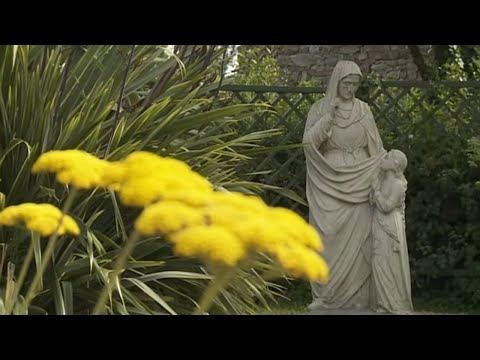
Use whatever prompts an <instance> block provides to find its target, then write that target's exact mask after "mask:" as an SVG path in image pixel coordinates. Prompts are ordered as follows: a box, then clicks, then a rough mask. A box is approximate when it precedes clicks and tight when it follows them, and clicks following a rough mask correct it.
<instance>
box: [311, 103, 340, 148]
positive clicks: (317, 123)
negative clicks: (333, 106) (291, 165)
mask: <svg viewBox="0 0 480 360" xmlns="http://www.w3.org/2000/svg"><path fill="white" fill-rule="evenodd" d="M334 121H335V117H334V113H333V111H331V112H327V113H326V114H325V115H323V116H322V115H320V111H319V108H318V107H312V109H311V110H310V111H309V113H308V117H307V129H306V132H305V138H307V135H308V138H309V139H310V142H313V145H314V146H315V147H317V148H318V147H319V146H320V145H322V144H323V143H324V142H325V141H326V140H328V139H329V138H330V136H331V135H332V125H333V123H334Z"/></svg>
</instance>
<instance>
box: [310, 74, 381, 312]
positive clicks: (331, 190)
mask: <svg viewBox="0 0 480 360" xmlns="http://www.w3.org/2000/svg"><path fill="white" fill-rule="evenodd" d="M354 70H355V69H353V70H352V69H348V68H344V69H337V71H336V72H335V70H334V73H333V74H332V79H331V80H330V84H329V88H328V89H327V96H326V97H325V98H324V99H323V100H320V101H319V102H317V103H315V104H314V105H313V106H312V108H311V110H310V112H309V115H308V119H307V123H306V126H305V133H304V143H305V147H304V149H305V157H306V167H307V182H306V193H307V200H308V204H309V210H310V212H309V221H310V224H311V225H312V226H314V227H315V228H316V229H317V230H318V231H319V233H320V235H321V237H322V240H323V243H324V248H325V249H324V252H323V253H322V255H323V257H324V258H325V260H326V261H327V263H328V265H329V268H330V278H329V280H328V282H327V283H326V284H319V283H312V295H313V298H314V304H316V308H323V309H340V308H352V307H356V308H367V307H370V305H371V304H370V301H371V299H370V294H371V291H372V290H371V288H370V278H371V256H372V239H371V227H372V214H373V211H372V208H371V206H370V204H369V202H368V196H369V192H370V187H371V180H372V178H373V176H374V174H375V173H376V170H377V167H378V165H379V161H380V159H381V158H382V157H383V155H384V153H385V150H384V149H383V143H382V140H381V138H380V135H379V133H378V130H377V127H376V124H375V121H374V119H373V115H372V113H371V110H370V108H369V106H368V104H366V103H364V102H363V101H360V100H358V99H354V105H353V110H352V113H351V116H350V118H349V119H347V121H341V120H343V119H339V121H338V122H337V124H336V125H333V126H332V127H331V129H328V127H327V126H326V119H327V118H328V116H327V117H326V116H325V115H326V114H327V112H329V111H330V104H331V103H332V99H333V95H332V94H336V93H337V86H338V82H339V80H341V79H342V78H343V77H345V76H347V75H349V74H352V73H354ZM312 305H313V304H312Z"/></svg>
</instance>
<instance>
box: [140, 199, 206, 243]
mask: <svg viewBox="0 0 480 360" xmlns="http://www.w3.org/2000/svg"><path fill="white" fill-rule="evenodd" d="M203 223H204V218H203V216H202V215H201V213H200V212H198V211H196V210H195V209H193V208H191V207H189V206H187V205H184V204H182V203H180V202H178V201H162V202H159V203H156V204H153V205H150V206H148V207H146V208H145V209H144V210H143V211H142V213H141V214H140V216H139V217H138V218H137V220H136V222H135V230H137V231H138V232H139V233H140V234H142V235H145V236H152V235H156V234H162V235H166V234H170V233H172V232H176V231H179V230H182V229H184V228H187V227H191V226H195V225H201V224H203Z"/></svg>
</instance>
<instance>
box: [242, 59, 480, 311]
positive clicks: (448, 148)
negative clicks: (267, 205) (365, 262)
mask: <svg viewBox="0 0 480 360" xmlns="http://www.w3.org/2000/svg"><path fill="white" fill-rule="evenodd" d="M457 70H458V69H457ZM457 70H456V71H457ZM453 73H454V71H453V68H452V72H451V74H453ZM457 73H458V71H457ZM479 90H480V88H479V87H478V85H475V84H466V85H464V86H461V85H449V84H441V83H431V84H427V83H423V84H419V85H418V86H416V85H412V84H410V85H404V86H397V85H385V84H383V83H382V82H381V81H380V78H379V77H378V75H376V74H374V73H372V74H368V75H367V76H366V77H365V79H364V81H363V83H362V86H361V88H360V89H359V92H358V94H357V95H358V97H359V98H361V99H362V100H364V101H367V102H368V103H369V104H370V105H371V107H372V111H373V113H374V116H375V119H376V122H377V124H378V126H379V130H380V133H381V136H382V139H383V141H384V146H385V148H386V149H391V148H398V149H400V150H402V151H403V152H405V153H406V154H407V156H408V159H409V165H408V168H407V172H406V176H407V180H408V192H407V200H406V201H407V212H406V222H407V239H408V241H409V250H410V261H411V270H412V284H413V291H414V295H415V296H421V297H425V296H426V297H428V296H435V297H438V296H445V295H447V294H448V295H449V296H450V298H455V299H457V301H460V302H462V303H463V304H464V305H465V306H466V307H468V306H473V307H474V306H477V305H479V304H480V282H478V281H477V280H476V275H475V274H477V273H478V270H479V269H480V223H479V220H478V219H479V218H480V201H478V200H477V199H479V191H480V187H479V186H478V182H479V179H480V168H479V167H478V161H479V160H480V155H479V154H480V145H479V144H480V141H479V138H478V134H479V133H480V121H479V113H478V110H477V109H478V108H480V101H479V100H478V99H479V96H478V95H479ZM276 91H277V90H272V92H271V93H269V94H265V95H263V96H265V97H266V98H267V96H269V97H270V98H273V99H277V98H279V99H280V100H279V101H278V102H277V103H275V104H274V109H275V110H276V115H275V116H276V118H277V119H280V118H282V117H283V118H284V119H285V122H283V123H282V124H284V126H285V127H284V129H283V133H284V135H283V136H282V137H275V138H270V139H269V140H268V144H269V146H271V147H272V148H275V147H281V146H282V145H293V144H298V143H300V142H301V133H302V132H301V130H303V124H304V121H305V119H306V115H307V112H308V108H309V106H308V105H309V104H304V107H301V108H300V110H299V111H298V113H297V112H296V111H293V112H290V113H289V110H290V108H291V104H294V103H295V102H294V101H295V100H294V99H296V97H297V96H299V95H298V94H296V93H294V92H293V90H292V92H291V93H288V92H287V93H285V94H284V93H282V94H278V93H276ZM298 91H300V92H301V91H302V90H300V89H299V90H298ZM319 92H320V91H319ZM242 94H243V93H240V95H242ZM255 95H257V96H258V94H255V93H254V94H252V95H250V96H251V97H254V96H255ZM304 95H305V94H304ZM315 96H318V98H321V93H319V94H318V95H317V94H315ZM284 99H285V100H287V101H289V102H290V104H289V106H287V107H286V108H284V109H282V107H281V106H277V104H278V105H280V104H281V103H283V101H284ZM290 99H292V100H290ZM269 115H270V114H269ZM270 116H271V117H272V115H270ZM257 123H258V126H259V127H258V128H259V129H261V128H262V126H265V121H264V122H263V123H262V122H261V121H257ZM257 123H256V124H257ZM275 126H278V125H275ZM299 129H301V130H299ZM290 134H294V135H292V136H291V137H290V136H289V135H290ZM285 140H287V141H285ZM302 155H303V154H301V153H299V154H298V156H296V153H295V152H294V150H292V149H290V150H289V151H286V152H284V154H282V153H281V152H280V151H279V152H277V153H276V154H275V155H273V154H269V155H268V156H266V159H267V160H266V161H259V162H257V163H251V164H250V165H251V167H250V168H248V169H246V170H245V172H246V173H256V174H260V175H256V176H258V177H257V178H259V177H260V176H262V181H263V182H264V183H265V184H267V185H270V186H285V187H287V188H288V189H291V190H295V191H296V192H297V193H298V194H299V195H300V196H301V197H303V198H304V193H302V189H303V188H304V184H305V170H304V159H303V156H302ZM273 159H279V161H278V162H277V161H274V160H273ZM289 161H290V163H289ZM285 164H287V165H286V166H285ZM264 171H269V173H268V174H264ZM282 179H285V180H284V182H282ZM270 201H271V204H274V205H276V204H282V206H288V207H290V208H295V207H297V206H298V202H295V201H292V200H291V199H288V198H285V197H283V198H282V199H279V198H270ZM297 209H299V211H302V212H303V214H304V216H307V215H308V213H307V209H306V207H303V206H301V207H298V208H297Z"/></svg>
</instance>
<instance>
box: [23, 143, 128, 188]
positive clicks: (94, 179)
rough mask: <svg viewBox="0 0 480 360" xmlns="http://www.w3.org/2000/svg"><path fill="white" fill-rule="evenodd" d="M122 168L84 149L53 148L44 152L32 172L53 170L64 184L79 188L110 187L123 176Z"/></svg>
mask: <svg viewBox="0 0 480 360" xmlns="http://www.w3.org/2000/svg"><path fill="white" fill-rule="evenodd" d="M122 171H123V170H122V169H119V168H118V165H117V164H115V163H109V162H108V161H105V160H100V159H98V158H96V157H95V156H93V155H91V154H89V153H87V152H85V151H82V150H53V151H49V152H46V153H44V154H42V155H41V156H40V157H39V158H38V159H37V161H36V162H35V164H33V167H32V172H33V173H34V174H35V173H40V172H53V173H56V175H57V180H58V181H59V182H61V183H62V184H70V185H73V186H75V187H76V188H78V189H90V188H95V187H99V186H101V187H108V186H111V185H114V184H115V183H116V181H117V180H118V178H120V177H122Z"/></svg>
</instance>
